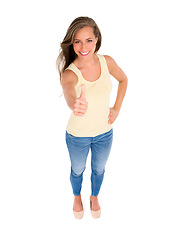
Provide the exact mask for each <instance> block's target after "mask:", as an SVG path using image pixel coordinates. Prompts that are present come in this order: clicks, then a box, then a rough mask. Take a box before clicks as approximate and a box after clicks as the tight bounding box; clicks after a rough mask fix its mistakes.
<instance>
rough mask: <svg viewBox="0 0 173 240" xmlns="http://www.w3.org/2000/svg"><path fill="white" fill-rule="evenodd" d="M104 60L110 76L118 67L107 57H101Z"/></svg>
mask: <svg viewBox="0 0 173 240" xmlns="http://www.w3.org/2000/svg"><path fill="white" fill-rule="evenodd" d="M103 56H104V58H105V59H106V63H107V66H108V69H109V73H110V74H111V73H112V71H113V70H115V69H116V68H117V69H118V65H117V63H116V62H115V60H114V59H113V58H112V57H110V56H108V55H103Z"/></svg>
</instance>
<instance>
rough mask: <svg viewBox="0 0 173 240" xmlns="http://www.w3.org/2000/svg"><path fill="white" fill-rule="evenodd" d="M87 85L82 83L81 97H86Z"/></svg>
mask: <svg viewBox="0 0 173 240" xmlns="http://www.w3.org/2000/svg"><path fill="white" fill-rule="evenodd" d="M85 90H86V89H85V85H84V84H82V85H81V94H80V98H81V99H86V96H85Z"/></svg>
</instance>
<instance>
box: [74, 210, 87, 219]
mask: <svg viewBox="0 0 173 240" xmlns="http://www.w3.org/2000/svg"><path fill="white" fill-rule="evenodd" d="M83 214H84V210H82V211H80V212H76V211H74V210H73V215H74V217H75V218H76V219H81V218H83Z"/></svg>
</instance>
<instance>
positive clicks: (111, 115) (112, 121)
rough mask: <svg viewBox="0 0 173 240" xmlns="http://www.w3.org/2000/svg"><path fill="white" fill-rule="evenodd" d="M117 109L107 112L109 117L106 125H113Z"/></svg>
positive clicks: (117, 113)
mask: <svg viewBox="0 0 173 240" xmlns="http://www.w3.org/2000/svg"><path fill="white" fill-rule="evenodd" d="M119 111H120V110H119V109H116V108H110V112H109V116H108V123H109V124H113V123H114V121H115V119H116V118H117V117H118V115H119Z"/></svg>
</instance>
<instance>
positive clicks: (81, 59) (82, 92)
mask: <svg viewBox="0 0 173 240" xmlns="http://www.w3.org/2000/svg"><path fill="white" fill-rule="evenodd" d="M101 40H102V37H101V33H100V30H99V28H98V26H97V25H96V23H95V22H94V20H93V19H91V18H88V17H79V18H76V19H75V20H74V21H73V22H72V23H71V25H70V26H69V28H68V30H67V33H66V36H65V38H64V40H63V42H62V43H61V52H60V55H59V57H58V59H57V66H58V68H59V72H60V78H61V85H62V88H63V92H64V97H65V99H66V102H67V105H68V106H69V108H70V109H71V110H72V114H71V117H70V119H69V121H68V124H67V129H66V130H67V131H66V143H67V147H68V151H69V156H70V160H71V174H70V181H71V185H72V189H73V194H74V204H73V213H74V216H75V218H77V219H81V218H82V217H83V212H84V211H83V205H82V200H81V187H82V179H83V172H84V170H85V165H86V159H87V156H88V152H89V150H90V149H91V169H92V173H91V196H90V208H91V214H92V216H93V217H94V218H98V217H100V214H101V210H100V205H99V202H98V194H99V191H100V187H101V185H102V181H103V177H104V172H105V164H106V162H107V159H108V156H109V153H110V150H111V146H112V138H113V129H112V124H113V122H114V121H115V119H116V118H117V116H118V115H119V112H120V108H121V105H122V102H123V99H124V96H125V92H126V88H127V77H126V75H125V73H124V72H123V71H122V70H121V68H120V67H119V66H118V65H117V64H116V62H115V61H114V60H113V59H112V58H111V57H110V56H106V55H104V56H103V55H100V54H97V52H98V50H99V48H100V46H101ZM110 75H112V76H113V77H114V78H115V79H117V80H118V81H119V86H118V92H117V97H116V101H115V104H114V106H113V107H112V108H110V107H109V99H110V93H111V87H112V85H111V80H110Z"/></svg>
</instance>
